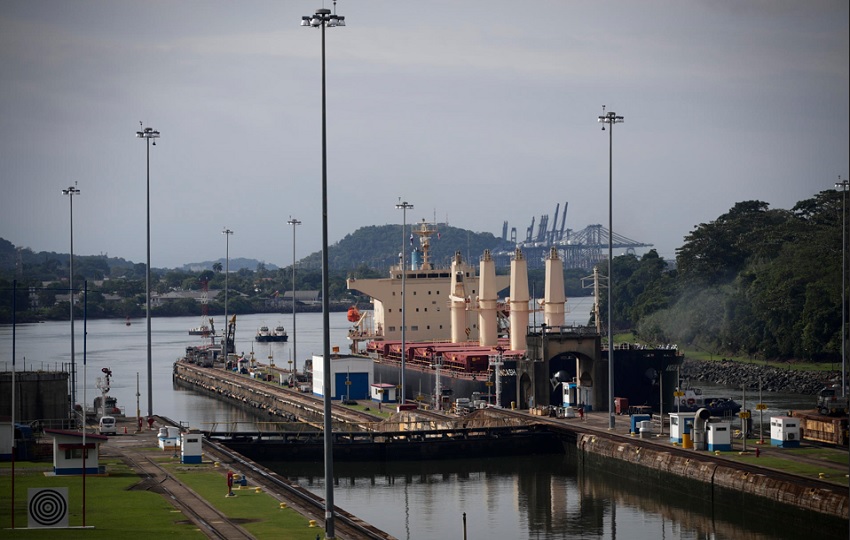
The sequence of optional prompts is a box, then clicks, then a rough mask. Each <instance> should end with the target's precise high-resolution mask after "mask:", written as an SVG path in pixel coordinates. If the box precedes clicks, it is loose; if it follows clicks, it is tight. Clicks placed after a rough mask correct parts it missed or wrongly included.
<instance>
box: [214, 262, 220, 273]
mask: <svg viewBox="0 0 850 540" xmlns="http://www.w3.org/2000/svg"><path fill="white" fill-rule="evenodd" d="M213 270H214V271H215V273H216V274H220V273H221V263H220V262H214V263H213Z"/></svg>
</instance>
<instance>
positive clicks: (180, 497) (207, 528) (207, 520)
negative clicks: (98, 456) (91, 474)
mask: <svg viewBox="0 0 850 540" xmlns="http://www.w3.org/2000/svg"><path fill="white" fill-rule="evenodd" d="M121 458H122V459H123V460H124V462H125V463H127V464H128V465H129V466H130V467H132V468H133V469H135V470H137V471H141V475H142V481H141V483H140V484H139V485H138V486H137V487H136V488H135V489H146V490H149V491H154V492H156V493H161V494H163V495H164V496H166V498H167V499H168V500H169V501H170V502H171V504H172V505H173V506H174V507H175V508H177V509H178V510H180V511H181V512H182V513H183V515H185V516H186V517H187V518H188V519H189V520H190V521H192V523H194V524H195V525H197V527H198V528H199V529H200V530H201V531H202V532H203V533H204V534H206V535H207V536H208V537H209V538H220V539H222V540H230V539H233V540H238V539H246V540H247V539H254V538H255V537H254V536H253V535H251V534H250V533H249V532H248V531H246V530H245V529H244V528H242V527H241V526H239V525H237V524H235V523H233V522H232V521H230V519H228V517H227V516H225V515H224V514H222V513H221V512H219V511H218V510H217V509H216V508H215V507H214V506H212V505H211V504H210V503H208V502H207V501H205V500H204V499H202V498H201V497H200V496H198V495H197V494H196V493H195V492H194V491H192V490H191V489H189V488H188V487H187V486H186V485H185V484H183V483H182V482H180V481H179V480H177V479H176V478H174V477H173V476H172V475H171V473H169V472H168V471H167V470H166V469H164V468H163V467H161V466H160V465H158V464H157V463H156V462H154V461H153V460H151V459H150V458H149V457H147V456H146V455H144V454H142V453H139V452H136V451H134V450H131V449H128V448H125V449H123V451H122V452H121Z"/></svg>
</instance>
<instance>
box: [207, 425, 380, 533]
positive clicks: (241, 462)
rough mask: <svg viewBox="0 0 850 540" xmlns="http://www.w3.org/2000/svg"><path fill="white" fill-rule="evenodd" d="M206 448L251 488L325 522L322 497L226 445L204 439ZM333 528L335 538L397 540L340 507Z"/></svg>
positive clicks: (317, 520) (337, 509)
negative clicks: (236, 471) (262, 491)
mask: <svg viewBox="0 0 850 540" xmlns="http://www.w3.org/2000/svg"><path fill="white" fill-rule="evenodd" d="M204 448H205V450H206V453H207V455H210V456H213V457H214V458H216V459H218V460H219V462H221V463H223V464H226V465H228V466H230V467H232V468H234V469H237V470H239V471H240V472H241V473H242V474H245V475H249V476H248V477H249V478H250V479H251V483H252V485H256V486H259V487H261V488H262V489H263V490H264V491H266V492H267V493H268V494H269V495H271V496H272V497H274V498H275V499H277V500H278V501H279V502H285V503H286V504H287V505H289V506H290V507H292V508H293V509H295V510H296V511H297V512H299V513H300V514H302V515H304V516H307V517H308V519H312V520H315V521H316V522H317V523H321V524H323V523H324V514H325V500H324V499H323V498H322V497H319V496H317V495H315V494H313V493H311V492H310V491H308V490H306V489H304V488H302V487H301V486H299V485H298V484H295V483H292V482H289V481H288V480H286V479H285V478H283V477H281V476H280V475H279V474H277V473H275V472H274V471H271V470H269V469H266V468H265V467H263V466H261V465H258V464H256V463H254V462H251V461H248V460H247V459H245V458H244V457H242V456H241V455H240V454H238V453H236V452H232V451H231V450H229V449H227V448H226V447H224V446H223V445H220V444H217V443H215V442H213V441H208V440H205V442H204ZM334 529H335V535H336V537H337V538H340V539H343V540H345V539H348V540H395V539H394V537H393V536H390V535H389V534H387V533H385V532H383V531H381V530H379V529H377V528H376V527H374V526H372V525H370V524H368V523H366V522H364V521H362V520H361V519H359V518H358V517H357V516H354V515H352V514H349V513H348V512H346V511H345V510H343V509H341V508H339V507H335V509H334Z"/></svg>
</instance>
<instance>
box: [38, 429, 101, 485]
mask: <svg viewBox="0 0 850 540" xmlns="http://www.w3.org/2000/svg"><path fill="white" fill-rule="evenodd" d="M44 433H45V434H46V435H49V436H51V437H53V472H54V474H56V475H57V476H58V475H69V474H72V475H77V474H83V457H84V456H85V469H86V474H99V473H100V472H101V471H100V445H101V444H103V443H105V442H106V441H108V440H109V437H107V436H106V435H96V434H94V433H86V434H85V445H83V433H82V432H81V431H69V430H65V429H45V430H44ZM84 450H85V454H84V453H83V451H84Z"/></svg>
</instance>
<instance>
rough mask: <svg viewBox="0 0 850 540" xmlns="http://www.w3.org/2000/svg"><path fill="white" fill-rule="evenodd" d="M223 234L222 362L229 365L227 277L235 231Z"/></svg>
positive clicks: (227, 231)
mask: <svg viewBox="0 0 850 540" xmlns="http://www.w3.org/2000/svg"><path fill="white" fill-rule="evenodd" d="M221 234H223V235H224V238H225V241H224V345H222V346H221V347H222V349H221V352H222V356H223V357H224V358H222V360H224V362H225V364H226V363H227V354H228V353H229V352H230V351H229V350H228V349H229V347H230V326H228V324H227V277H228V275H230V235H231V234H233V231H231V230H230V229H228V228H227V227H225V228H224V230H223V231H221Z"/></svg>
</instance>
